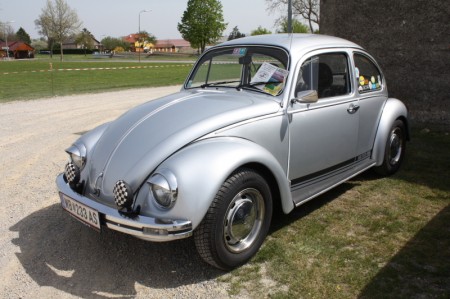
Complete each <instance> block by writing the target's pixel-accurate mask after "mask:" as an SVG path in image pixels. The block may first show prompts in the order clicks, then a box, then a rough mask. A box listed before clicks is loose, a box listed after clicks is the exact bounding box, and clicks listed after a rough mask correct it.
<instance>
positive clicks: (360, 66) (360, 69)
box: [354, 54, 382, 93]
mask: <svg viewBox="0 0 450 299" xmlns="http://www.w3.org/2000/svg"><path fill="white" fill-rule="evenodd" d="M354 59H355V76H356V80H357V81H358V82H357V86H358V91H359V92H360V93H365V92H370V91H375V90H380V89H381V84H382V81H381V80H382V78H381V73H380V71H379V70H378V68H377V67H376V65H375V64H374V63H373V62H372V61H371V60H370V59H369V58H368V57H366V56H364V55H361V54H355V55H354Z"/></svg>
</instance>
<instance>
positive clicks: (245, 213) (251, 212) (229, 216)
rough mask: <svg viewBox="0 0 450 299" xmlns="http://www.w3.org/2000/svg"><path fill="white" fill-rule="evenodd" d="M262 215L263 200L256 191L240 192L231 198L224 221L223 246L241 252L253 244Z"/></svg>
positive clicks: (249, 189)
mask: <svg viewBox="0 0 450 299" xmlns="http://www.w3.org/2000/svg"><path fill="white" fill-rule="evenodd" d="M264 213H265V210H264V199H263V197H262V195H261V193H260V192H259V191H258V190H256V189H253V188H248V189H245V190H242V191H241V192H239V193H238V194H237V195H236V196H235V197H234V198H233V200H232V201H231V203H230V205H229V206H228V209H227V212H226V214H225V219H224V238H225V244H226V246H227V248H228V249H229V250H230V251H232V252H235V253H238V252H242V251H243V250H245V249H247V248H248V247H250V246H251V245H252V244H253V242H254V241H255V240H256V238H257V236H258V235H259V232H260V231H261V228H262V221H263V218H264Z"/></svg>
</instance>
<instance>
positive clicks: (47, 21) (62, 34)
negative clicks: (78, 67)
mask: <svg viewBox="0 0 450 299" xmlns="http://www.w3.org/2000/svg"><path fill="white" fill-rule="evenodd" d="M53 1H54V4H53V2H52V0H47V4H46V6H45V7H44V8H43V9H42V11H41V14H40V15H39V18H38V19H37V20H35V21H34V23H35V24H36V27H37V28H38V29H39V33H40V34H41V35H43V36H46V37H47V38H48V40H49V41H50V40H53V41H54V42H57V43H59V45H60V48H61V49H60V50H61V58H60V59H61V61H62V60H63V46H62V44H63V42H64V41H65V40H66V39H67V38H69V37H70V36H71V35H74V34H76V32H77V31H78V29H79V28H80V26H81V21H80V20H79V19H78V15H77V12H76V11H75V10H74V9H72V8H70V7H69V5H68V4H67V3H66V2H65V1H64V0H53ZM53 44H54V43H53V42H52V44H51V45H52V47H51V49H52V50H53Z"/></svg>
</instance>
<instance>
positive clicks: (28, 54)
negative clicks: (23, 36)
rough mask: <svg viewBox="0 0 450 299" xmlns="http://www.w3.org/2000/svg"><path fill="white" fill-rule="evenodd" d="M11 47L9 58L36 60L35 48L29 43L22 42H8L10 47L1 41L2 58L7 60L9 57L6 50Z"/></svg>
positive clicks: (0, 54)
mask: <svg viewBox="0 0 450 299" xmlns="http://www.w3.org/2000/svg"><path fill="white" fill-rule="evenodd" d="M6 47H9V57H10V58H15V59H27V58H34V48H33V47H32V46H30V45H29V44H27V43H24V42H21V41H12V42H9V41H8V45H6V42H4V41H0V57H1V58H6V57H7V56H8V55H7V54H6V50H4V48H6Z"/></svg>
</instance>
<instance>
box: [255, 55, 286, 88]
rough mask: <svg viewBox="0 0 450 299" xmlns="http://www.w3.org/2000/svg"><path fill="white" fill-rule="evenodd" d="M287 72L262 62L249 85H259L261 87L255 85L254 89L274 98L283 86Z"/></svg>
mask: <svg viewBox="0 0 450 299" xmlns="http://www.w3.org/2000/svg"><path fill="white" fill-rule="evenodd" d="M288 74H289V72H288V71H287V70H284V69H282V68H279V67H277V66H275V65H273V64H270V63H268V62H264V63H263V64H262V65H261V67H260V68H259V70H258V71H257V72H256V74H255V75H254V76H253V78H252V81H251V82H250V84H253V83H261V85H255V87H257V88H259V89H261V90H262V91H264V92H267V93H269V94H271V95H274V96H276V95H277V94H278V93H279V92H280V90H281V89H282V88H283V86H284V81H285V80H286V77H287V75H288ZM262 83H266V84H262Z"/></svg>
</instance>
